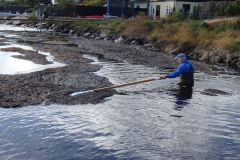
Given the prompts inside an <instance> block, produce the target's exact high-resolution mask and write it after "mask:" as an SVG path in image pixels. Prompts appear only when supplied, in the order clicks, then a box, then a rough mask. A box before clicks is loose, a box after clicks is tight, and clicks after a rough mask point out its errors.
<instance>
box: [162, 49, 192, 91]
mask: <svg viewBox="0 0 240 160" xmlns="http://www.w3.org/2000/svg"><path fill="white" fill-rule="evenodd" d="M175 59H176V60H177V61H178V63H179V64H180V65H179V67H178V68H177V69H176V71H175V72H173V73H169V74H167V75H161V76H160V79H166V78H177V77H180V79H181V81H180V83H178V84H179V86H180V87H193V86H194V75H193V74H194V68H193V65H192V63H191V62H190V61H189V60H187V56H186V55H185V54H183V53H180V54H178V55H177V56H176V57H175Z"/></svg>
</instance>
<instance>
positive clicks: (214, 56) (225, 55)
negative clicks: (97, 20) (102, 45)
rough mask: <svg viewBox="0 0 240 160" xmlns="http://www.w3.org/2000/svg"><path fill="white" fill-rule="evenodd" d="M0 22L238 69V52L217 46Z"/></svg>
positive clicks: (64, 26) (66, 26)
mask: <svg viewBox="0 0 240 160" xmlns="http://www.w3.org/2000/svg"><path fill="white" fill-rule="evenodd" d="M1 23H2V24H7V25H15V26H25V27H39V28H41V29H46V30H52V31H54V32H55V33H58V34H61V35H70V36H74V37H83V38H87V39H92V40H104V41H111V42H114V43H117V44H127V45H138V46H142V47H143V48H145V49H147V50H151V51H158V52H162V53H167V54H170V55H176V54H177V53H179V51H181V50H182V51H184V52H185V53H187V54H188V56H189V58H190V59H192V60H195V61H199V62H204V63H209V64H213V65H214V64H220V65H225V66H226V67H231V68H234V69H237V70H239V69H240V53H239V51H237V52H234V53H232V52H231V51H227V50H222V49H217V48H201V47H196V48H190V49H188V50H184V49H181V47H180V46H176V45H174V44H166V43H164V42H162V43H158V44H156V43H154V42H151V41H150V40H148V39H147V38H145V37H142V36H141V35H139V37H132V36H126V35H125V36H122V35H118V34H116V33H113V32H111V30H107V29H102V28H101V27H100V28H96V27H82V28H76V27H75V28H74V27H70V24H64V23H60V24H59V23H57V22H56V23H54V21H53V22H46V23H42V24H37V23H31V22H28V23H26V22H25V23H24V22H21V21H19V20H17V21H16V20H8V21H1Z"/></svg>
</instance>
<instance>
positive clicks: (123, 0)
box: [122, 0, 125, 18]
mask: <svg viewBox="0 0 240 160" xmlns="http://www.w3.org/2000/svg"><path fill="white" fill-rule="evenodd" d="M124 6H125V0H122V18H124Z"/></svg>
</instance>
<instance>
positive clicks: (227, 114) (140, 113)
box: [0, 62, 240, 160]
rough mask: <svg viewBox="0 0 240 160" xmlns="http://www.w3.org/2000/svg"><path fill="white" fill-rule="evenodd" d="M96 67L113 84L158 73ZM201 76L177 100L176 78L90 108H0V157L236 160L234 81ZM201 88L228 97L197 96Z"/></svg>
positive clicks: (239, 146)
mask: <svg viewBox="0 0 240 160" xmlns="http://www.w3.org/2000/svg"><path fill="white" fill-rule="evenodd" d="M99 63H100V64H101V65H103V68H102V69H101V70H100V71H98V72H97V74H99V75H102V76H106V77H108V78H110V80H111V81H112V82H114V83H122V82H128V81H133V80H138V79H142V78H146V77H155V76H156V75H157V73H159V72H162V71H163V72H164V70H156V69H153V68H147V67H144V66H141V65H131V64H128V63H121V64H116V63H111V62H99ZM126 70H127V72H126ZM197 76H199V75H197ZM200 76H201V77H204V78H203V79H201V78H199V81H197V83H196V86H195V87H194V88H193V92H192V96H191V97H190V98H186V99H184V100H182V99H180V100H179V96H178V91H179V89H178V88H177V87H176V85H175V82H177V81H178V80H164V81H156V82H153V83H148V84H146V85H138V86H131V87H126V88H121V89H118V91H119V92H125V93H128V94H127V95H121V94H118V95H114V96H112V97H109V98H107V101H106V102H104V103H101V104H96V105H91V104H88V105H75V106H65V105H57V104H53V105H50V106H41V105H40V106H29V107H24V108H19V109H0V120H1V125H0V130H1V132H0V146H1V148H0V159H11V160H12V159H14V160H15V159H16V160H21V159H24V160H25V159H40V160H43V159H44V160H45V159H84V160H85V159H91V160H92V159H96V160H101V159H137V160H140V159H151V160H159V159H212V160H215V159H240V155H239V150H240V137H239V135H240V134H239V133H240V123H239V122H240V112H239V98H240V94H239V90H240V88H239V87H240V85H239V81H238V78H236V77H235V76H234V75H230V77H229V78H227V79H226V78H223V79H222V78H219V79H217V78H212V77H211V76H209V75H207V76H205V74H204V73H201V75H200ZM231 77H232V78H231ZM208 88H216V89H219V90H222V91H226V92H228V93H231V94H230V95H218V96H216V97H212V96H208V95H202V94H201V91H203V90H204V89H208ZM179 102H184V103H179ZM178 116H179V117H178Z"/></svg>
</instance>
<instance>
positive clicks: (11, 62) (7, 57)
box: [0, 44, 65, 75]
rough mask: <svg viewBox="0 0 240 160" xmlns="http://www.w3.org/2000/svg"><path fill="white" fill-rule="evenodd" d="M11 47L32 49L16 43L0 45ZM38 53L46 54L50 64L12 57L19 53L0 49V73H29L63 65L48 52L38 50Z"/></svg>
mask: <svg viewBox="0 0 240 160" xmlns="http://www.w3.org/2000/svg"><path fill="white" fill-rule="evenodd" d="M11 47H17V48H21V49H24V50H34V49H33V48H32V47H29V46H24V45H17V44H9V45H7V46H0V48H11ZM38 53H39V54H43V55H46V59H47V60H48V61H49V62H52V64H47V65H40V64H35V63H33V62H31V61H28V60H24V59H18V58H14V57H12V56H14V55H21V54H19V53H17V52H4V51H0V66H1V67H0V74H8V75H12V74H25V73H31V72H36V71H42V70H44V69H48V68H56V67H62V66H65V64H63V63H59V62H57V61H54V57H53V56H51V55H50V53H47V52H41V51H39V52H38Z"/></svg>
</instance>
